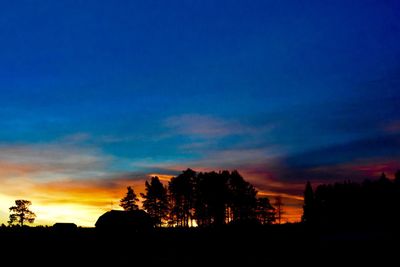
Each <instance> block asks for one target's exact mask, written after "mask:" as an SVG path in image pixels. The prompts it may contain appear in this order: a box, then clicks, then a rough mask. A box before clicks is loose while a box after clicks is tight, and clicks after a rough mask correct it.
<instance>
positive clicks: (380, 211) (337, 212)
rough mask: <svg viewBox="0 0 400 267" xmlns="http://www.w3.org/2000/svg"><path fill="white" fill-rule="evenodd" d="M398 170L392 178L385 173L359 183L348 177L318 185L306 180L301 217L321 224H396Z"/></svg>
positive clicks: (399, 194) (399, 185) (398, 217)
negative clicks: (345, 179)
mask: <svg viewBox="0 0 400 267" xmlns="http://www.w3.org/2000/svg"><path fill="white" fill-rule="evenodd" d="M399 209H400V171H397V172H396V174H395V178H394V180H391V179H388V178H387V176H386V175H385V173H382V175H381V177H380V178H379V179H377V180H374V181H371V180H368V179H366V180H364V181H363V182H362V183H356V182H352V181H350V180H348V181H344V182H342V183H335V184H322V185H319V186H318V187H317V188H316V190H315V191H314V190H313V188H312V186H311V183H310V182H307V184H306V187H305V191H304V206H303V217H302V221H303V222H305V223H308V224H320V225H321V224H322V225H337V226H340V225H347V226H351V225H358V226H359V225H385V226H390V225H393V226H394V225H396V224H397V225H398V224H399V223H400V212H399Z"/></svg>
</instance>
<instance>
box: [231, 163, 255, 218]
mask: <svg viewBox="0 0 400 267" xmlns="http://www.w3.org/2000/svg"><path fill="white" fill-rule="evenodd" d="M228 188H229V204H228V206H229V208H230V211H231V212H230V213H231V215H230V217H231V218H230V220H232V221H243V220H248V219H254V218H255V217H256V216H255V210H256V206H257V198H256V195H257V190H256V189H255V188H254V186H253V185H252V184H250V183H248V182H246V181H245V180H244V179H243V177H242V176H241V175H240V174H239V172H238V171H236V170H234V171H232V172H231V174H230V176H229V180H228Z"/></svg>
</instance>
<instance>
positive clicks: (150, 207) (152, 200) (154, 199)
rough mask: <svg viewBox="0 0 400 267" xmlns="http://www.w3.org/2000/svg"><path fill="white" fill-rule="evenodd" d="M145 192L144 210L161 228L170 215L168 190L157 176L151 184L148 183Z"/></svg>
mask: <svg viewBox="0 0 400 267" xmlns="http://www.w3.org/2000/svg"><path fill="white" fill-rule="evenodd" d="M145 190H146V193H145V194H143V193H142V194H141V196H142V197H143V199H144V201H143V208H144V209H145V210H146V211H147V212H148V213H149V214H150V216H151V217H153V219H154V220H155V222H156V224H157V225H158V226H161V225H162V223H163V220H164V219H165V218H166V217H167V215H168V198H167V189H166V188H165V187H164V185H163V184H162V183H161V182H160V180H159V178H158V177H157V176H155V177H151V180H150V183H149V182H148V181H146V183H145Z"/></svg>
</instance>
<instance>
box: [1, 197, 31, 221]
mask: <svg viewBox="0 0 400 267" xmlns="http://www.w3.org/2000/svg"><path fill="white" fill-rule="evenodd" d="M31 204H32V202H30V201H29V200H24V199H19V200H15V206H12V207H10V220H9V221H8V223H9V224H14V223H18V224H19V225H20V226H23V225H24V223H25V222H28V223H33V222H34V221H35V218H36V214H35V213H34V212H32V211H30V210H29V206H30V205H31Z"/></svg>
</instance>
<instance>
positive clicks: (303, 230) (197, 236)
mask: <svg viewBox="0 0 400 267" xmlns="http://www.w3.org/2000/svg"><path fill="white" fill-rule="evenodd" d="M399 233H400V232H399V231H396V230H393V229H385V228H382V227H379V228H378V227H369V228H362V229H345V228H341V229H337V228H333V227H324V228H322V227H306V226H304V225H301V224H292V225H272V226H264V227H261V226H252V227H246V228H239V227H226V228H220V229H213V228H209V229H200V228H191V229H177V228H173V229H165V228H164V229H155V230H154V231H151V232H146V233H136V232H132V231H124V230H123V229H115V230H112V231H107V232H104V231H102V232H100V231H99V230H98V229H94V228H78V229H75V230H67V231H60V230H56V229H53V228H51V227H43V228H42V227H35V228H33V227H32V228H30V227H27V228H25V227H24V228H8V227H4V228H0V243H1V246H2V249H1V255H2V258H3V259H7V258H8V259H12V260H17V262H19V263H21V264H20V265H25V264H24V261H26V263H29V265H33V266H37V265H36V264H40V265H51V266H65V265H66V266H71V265H72V266H80V265H88V266H96V265H110V266H121V265H130V266H134V265H138V264H140V265H141V266H145V265H148V266H161V265H167V266H229V265H232V264H234V265H235V266H268V265H270V266H271V265H272V264H283V265H287V264H293V263H295V264H297V265H300V264H301V265H302V266H303V265H304V264H305V263H306V264H312V265H319V266H325V265H331V264H335V265H338V264H340V265H341V264H347V263H352V264H357V266H358V265H359V264H362V263H369V264H371V263H379V266H387V265H389V263H392V261H393V260H395V262H394V263H393V264H394V265H393V264H390V265H393V266H397V263H396V262H397V261H398V259H397V258H398V256H400V246H399V244H398V240H400V239H399V237H400V234H399ZM385 262H387V263H388V264H385ZM18 265H19V264H18ZM40 265H39V266H40ZM369 266H370V265H369Z"/></svg>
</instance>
